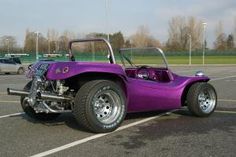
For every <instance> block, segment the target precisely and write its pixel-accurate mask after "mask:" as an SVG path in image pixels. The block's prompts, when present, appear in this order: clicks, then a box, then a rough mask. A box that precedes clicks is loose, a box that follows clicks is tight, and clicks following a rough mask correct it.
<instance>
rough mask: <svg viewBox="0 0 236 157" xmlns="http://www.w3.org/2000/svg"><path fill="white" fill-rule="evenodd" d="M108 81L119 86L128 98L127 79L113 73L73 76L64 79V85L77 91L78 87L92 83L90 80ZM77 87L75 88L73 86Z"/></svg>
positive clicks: (86, 73)
mask: <svg viewBox="0 0 236 157" xmlns="http://www.w3.org/2000/svg"><path fill="white" fill-rule="evenodd" d="M102 79H105V80H110V81H113V82H115V83H117V84H118V85H120V86H121V87H122V89H123V91H124V93H125V95H126V97H127V96H128V92H127V78H126V77H125V76H123V75H118V74H115V73H109V72H85V73H80V74H78V75H76V76H73V77H71V78H68V79H66V80H65V81H66V84H67V85H68V86H69V87H73V88H75V90H76V91H77V90H79V89H80V87H81V86H82V85H83V84H85V83H86V82H89V81H92V80H102ZM75 84H76V85H77V87H75V86H74V85H75Z"/></svg>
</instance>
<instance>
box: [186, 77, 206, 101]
mask: <svg viewBox="0 0 236 157" xmlns="http://www.w3.org/2000/svg"><path fill="white" fill-rule="evenodd" d="M208 81H209V80H196V81H193V82H190V83H188V84H187V85H186V86H185V88H184V90H183V92H182V95H181V106H186V105H187V104H186V102H185V100H186V97H187V94H188V91H189V89H190V87H191V86H192V85H193V84H195V83H199V82H208Z"/></svg>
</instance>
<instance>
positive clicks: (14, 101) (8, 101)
mask: <svg viewBox="0 0 236 157" xmlns="http://www.w3.org/2000/svg"><path fill="white" fill-rule="evenodd" d="M1 102H2V103H19V102H20V101H4V100H0V103H1Z"/></svg>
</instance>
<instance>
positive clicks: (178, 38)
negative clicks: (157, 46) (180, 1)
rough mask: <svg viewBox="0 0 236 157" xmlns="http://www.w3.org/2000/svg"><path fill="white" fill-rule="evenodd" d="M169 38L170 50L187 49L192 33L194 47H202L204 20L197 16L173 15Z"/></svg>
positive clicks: (168, 45)
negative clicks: (198, 18)
mask: <svg viewBox="0 0 236 157" xmlns="http://www.w3.org/2000/svg"><path fill="white" fill-rule="evenodd" d="M168 32H169V38H168V41H167V45H166V46H167V48H168V49H170V50H187V48H188V44H189V36H190V35H191V40H192V49H200V48H201V45H202V43H201V42H202V34H203V29H202V21H200V20H197V19H196V18H195V17H188V18H186V17H182V16H177V17H173V18H172V19H171V20H170V22H169V30H168Z"/></svg>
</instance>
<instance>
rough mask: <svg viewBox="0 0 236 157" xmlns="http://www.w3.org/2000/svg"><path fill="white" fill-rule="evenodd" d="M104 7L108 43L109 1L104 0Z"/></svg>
mask: <svg viewBox="0 0 236 157" xmlns="http://www.w3.org/2000/svg"><path fill="white" fill-rule="evenodd" d="M105 3H106V4H105V5H106V6H105V7H106V18H107V22H106V23H107V41H108V42H110V35H109V0H105Z"/></svg>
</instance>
